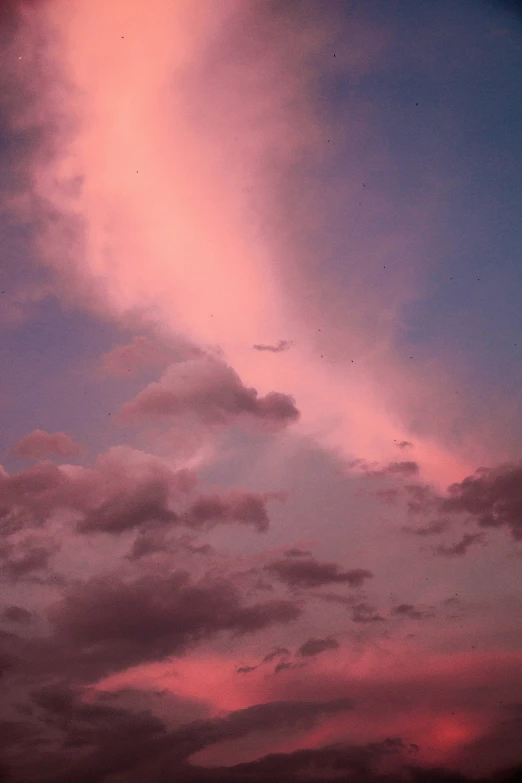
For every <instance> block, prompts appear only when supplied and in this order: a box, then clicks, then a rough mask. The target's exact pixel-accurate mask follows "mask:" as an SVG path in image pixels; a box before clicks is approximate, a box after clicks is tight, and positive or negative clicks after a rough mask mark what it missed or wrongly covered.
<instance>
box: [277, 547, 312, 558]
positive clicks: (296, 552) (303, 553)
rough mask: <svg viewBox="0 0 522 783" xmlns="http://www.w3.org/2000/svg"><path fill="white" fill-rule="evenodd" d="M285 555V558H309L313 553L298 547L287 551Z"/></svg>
mask: <svg viewBox="0 0 522 783" xmlns="http://www.w3.org/2000/svg"><path fill="white" fill-rule="evenodd" d="M283 554H284V556H285V557H307V556H308V555H310V554H311V552H310V551H309V550H308V549H298V548H297V547H294V548H292V549H287V550H286V552H284V553H283Z"/></svg>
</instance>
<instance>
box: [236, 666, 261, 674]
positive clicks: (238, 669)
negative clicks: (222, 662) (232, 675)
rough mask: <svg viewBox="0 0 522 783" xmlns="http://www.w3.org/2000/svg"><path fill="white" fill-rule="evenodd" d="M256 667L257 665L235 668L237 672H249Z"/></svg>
mask: <svg viewBox="0 0 522 783" xmlns="http://www.w3.org/2000/svg"><path fill="white" fill-rule="evenodd" d="M256 669H257V666H239V668H237V669H236V673H237V674H250V672H254V671H255V670H256Z"/></svg>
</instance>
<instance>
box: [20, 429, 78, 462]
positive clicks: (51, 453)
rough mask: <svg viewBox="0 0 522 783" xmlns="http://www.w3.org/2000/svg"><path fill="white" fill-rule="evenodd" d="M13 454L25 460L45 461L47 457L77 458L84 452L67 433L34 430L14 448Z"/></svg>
mask: <svg viewBox="0 0 522 783" xmlns="http://www.w3.org/2000/svg"><path fill="white" fill-rule="evenodd" d="M12 450H13V453H14V454H16V455H17V456H18V457H22V458H23V459H35V460H36V459H45V458H47V457H75V456H77V455H78V454H80V452H81V451H82V446H81V444H79V443H76V442H75V441H74V440H73V439H72V438H71V436H70V435H67V433H65V432H46V431H45V430H33V432H30V433H29V434H28V435H25V436H24V437H23V438H22V439H21V440H19V441H18V443H15V445H14V446H13V449H12Z"/></svg>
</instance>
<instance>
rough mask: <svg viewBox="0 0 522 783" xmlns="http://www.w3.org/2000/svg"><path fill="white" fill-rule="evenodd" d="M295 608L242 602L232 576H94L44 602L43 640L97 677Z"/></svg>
mask: <svg viewBox="0 0 522 783" xmlns="http://www.w3.org/2000/svg"><path fill="white" fill-rule="evenodd" d="M299 614H300V609H299V608H298V607H297V606H296V605H295V604H293V603H291V602H289V601H282V600H279V601H278V600H273V601H268V602H265V603H256V604H251V605H245V604H243V602H242V601H241V596H240V593H239V591H238V590H237V588H236V587H235V586H234V585H233V584H232V583H231V582H228V581H225V580H222V581H219V582H208V583H207V582H205V583H203V582H201V583H197V584H193V583H191V582H190V578H189V576H188V574H187V573H186V572H180V571H178V572H176V573H173V574H170V575H167V576H161V575H157V576H143V577H140V578H139V579H137V580H136V581H133V582H124V581H122V580H121V579H118V578H116V577H100V578H95V579H91V580H89V581H87V582H84V583H82V584H79V585H78V586H76V587H73V588H72V589H70V590H69V592H68V593H67V594H66V595H65V596H64V597H63V599H62V600H61V601H60V602H58V603H57V604H56V605H54V606H53V607H52V608H51V610H50V612H49V618H50V621H51V625H52V628H53V636H52V638H51V641H50V643H49V644H50V645H51V646H52V648H53V649H54V648H57V649H58V650H60V651H62V654H63V655H69V656H72V657H73V658H74V662H72V663H71V665H72V666H73V668H74V670H75V671H78V672H79V673H80V674H81V675H82V676H83V674H84V673H85V674H86V675H87V676H103V675H104V674H107V673H109V672H112V671H116V670H121V669H124V668H127V667H129V666H132V665H134V664H137V663H142V662H145V661H152V660H161V659H162V658H165V657H167V656H169V655H180V654H183V653H184V652H185V651H186V650H187V649H188V648H189V647H191V646H193V645H194V644H196V643H197V642H200V641H202V640H204V639H208V638H210V637H211V636H214V635H215V634H217V633H219V632H220V631H229V632H233V633H240V634H244V633H254V632H255V631H259V630H261V629H263V628H267V627H269V626H271V625H274V624H277V623H288V622H291V621H292V620H295V619H296V618H297V617H298V616H299Z"/></svg>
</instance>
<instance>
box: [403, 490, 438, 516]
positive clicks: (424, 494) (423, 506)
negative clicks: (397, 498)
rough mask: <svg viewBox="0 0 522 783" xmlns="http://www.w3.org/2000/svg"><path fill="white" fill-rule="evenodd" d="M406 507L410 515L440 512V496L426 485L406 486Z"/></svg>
mask: <svg viewBox="0 0 522 783" xmlns="http://www.w3.org/2000/svg"><path fill="white" fill-rule="evenodd" d="M404 490H405V492H406V495H407V497H408V500H407V507H408V511H409V513H410V514H429V513H430V512H432V511H440V495H437V493H436V492H434V490H433V488H432V487H430V486H429V485H428V484H406V485H405V487H404Z"/></svg>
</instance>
